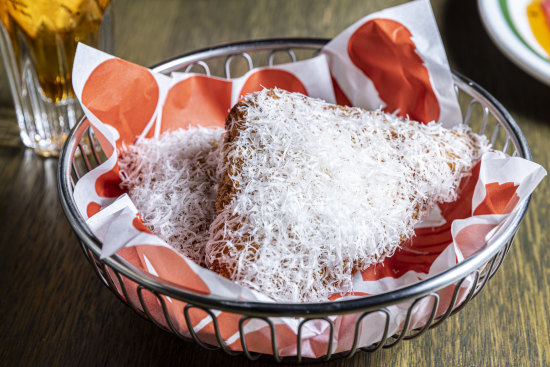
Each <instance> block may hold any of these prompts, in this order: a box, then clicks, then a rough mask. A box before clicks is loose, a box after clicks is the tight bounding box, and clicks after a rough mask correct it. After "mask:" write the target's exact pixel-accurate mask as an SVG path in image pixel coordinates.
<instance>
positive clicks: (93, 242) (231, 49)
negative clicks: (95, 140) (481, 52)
mask: <svg viewBox="0 0 550 367" xmlns="http://www.w3.org/2000/svg"><path fill="white" fill-rule="evenodd" d="M328 41H329V40H328V39H318V38H286V39H284V38H283V39H281V38H276V39H262V40H252V41H244V42H237V43H230V44H224V45H219V46H216V47H210V48H205V49H202V50H198V51H193V52H189V53H186V54H183V55H181V56H177V57H174V58H172V59H169V60H167V61H165V62H162V63H159V64H156V65H155V66H153V67H152V68H151V69H152V70H153V71H156V72H165V73H166V72H170V71H173V70H176V69H178V68H180V67H181V66H182V65H186V64H189V63H192V62H195V61H198V60H201V59H205V58H207V57H206V56H208V57H215V56H223V55H230V54H239V53H242V52H247V51H258V50H264V49H265V50H272V49H274V48H275V49H288V48H293V47H294V48H311V49H316V48H317V49H318V48H321V47H322V46H323V45H324V44H326V43H327V42H328ZM452 73H453V79H454V81H455V83H458V84H460V87H461V88H463V89H467V90H468V92H470V93H471V94H473V95H475V96H476V97H478V98H481V99H482V100H485V102H486V107H488V108H489V109H490V110H491V112H492V113H493V114H494V115H495V116H497V117H498V118H499V119H500V120H501V121H503V122H504V126H503V127H504V128H505V129H506V131H507V133H508V135H509V136H510V138H511V139H513V140H514V141H515V142H516V145H517V147H518V153H519V155H520V156H521V157H523V158H525V159H528V160H531V153H530V151H529V147H528V145H527V141H526V139H525V137H524V135H523V133H522V132H521V129H520V128H519V126H518V125H517V123H516V122H515V121H514V119H513V118H512V116H511V115H510V113H509V112H508V111H507V110H506V109H505V108H504V107H503V106H502V105H501V104H500V102H498V101H497V100H496V99H495V98H494V97H493V96H492V95H490V94H489V93H488V92H487V91H485V90H484V89H483V88H482V87H481V86H479V85H478V84H477V83H475V82H473V81H472V80H470V79H469V78H467V77H465V76H462V75H460V74H459V73H457V72H455V71H452ZM88 125H89V122H88V121H87V120H86V119H85V118H83V119H82V120H80V121H79V123H78V124H77V125H75V126H74V127H73V129H72V130H71V132H70V134H69V136H68V137H67V140H66V143H65V145H64V147H63V150H62V152H61V155H60V158H59V163H58V171H57V181H58V191H59V198H60V202H61V205H62V208H63V210H64V212H65V215H66V217H67V219H68V221H69V223H70V225H71V227H72V228H73V230H74V231H75V233H76V234H77V236H78V237H79V239H80V240H81V242H82V243H83V244H84V245H85V246H86V247H87V248H88V249H89V250H90V251H92V252H93V253H94V255H95V256H97V258H99V257H100V254H101V242H100V241H99V240H98V239H97V238H96V237H95V236H94V234H93V233H92V232H91V231H90V229H89V228H88V226H87V225H86V223H85V221H84V220H83V219H82V217H81V216H80V214H79V211H78V209H77V207H76V204H75V202H74V199H73V197H72V190H71V176H70V169H71V160H72V158H73V156H72V155H73V154H74V152H75V150H76V147H77V145H78V142H79V140H80V138H81V136H82V134H83V132H84V131H85V129H86V128H87V127H88ZM75 137H77V138H78V141H77V140H76V139H75ZM529 201H530V196H529V197H528V198H526V200H525V202H524V203H523V205H522V206H521V207H519V208H517V209H516V211H515V213H514V214H512V215H511V216H510V217H509V218H508V220H507V223H505V225H504V226H503V228H502V229H501V231H500V235H499V236H498V237H497V238H494V239H493V241H492V242H491V243H489V244H488V245H487V246H486V247H485V248H483V249H482V250H480V251H479V252H477V253H476V254H474V255H473V256H471V257H470V258H468V259H466V260H464V261H462V262H460V263H458V264H457V265H455V266H453V267H452V268H450V269H448V270H446V271H444V272H442V273H440V274H437V275H435V276H433V277H430V278H428V279H425V280H422V281H419V282H418V283H415V284H412V285H408V286H405V287H401V288H398V289H395V290H392V291H391V292H385V293H381V294H377V295H371V296H367V297H359V298H355V299H351V300H343V301H332V302H321V303H272V302H249V301H240V300H234V299H228V298H221V297H219V296H215V295H204V294H201V293H198V292H196V291H194V290H192V289H187V288H184V287H182V286H180V285H177V284H175V283H171V282H168V281H166V280H163V279H161V278H158V277H156V276H154V275H151V274H149V273H147V272H145V271H143V270H141V269H139V268H137V267H135V266H134V265H132V264H130V263H129V262H128V261H126V260H125V259H123V258H122V257H120V256H119V255H117V254H115V255H113V256H111V257H109V258H105V259H102V260H101V261H102V262H104V263H105V264H106V265H108V266H109V267H111V268H113V269H114V270H116V271H118V272H120V273H121V274H123V275H124V276H125V277H127V278H129V279H131V280H133V281H135V282H137V283H138V284H140V285H142V286H144V287H145V288H148V289H150V290H153V291H154V292H158V293H159V294H163V295H167V296H170V297H174V298H176V299H179V300H182V301H184V302H188V303H193V304H194V305H197V306H202V307H207V308H213V309H218V310H222V311H228V312H235V313H239V314H243V315H250V316H266V315H269V316H293V317H305V316H308V317H313V316H319V317H322V316H327V315H337V314H347V313H354V312H366V311H371V310H375V309H379V308H381V307H386V306H389V305H392V304H396V303H400V302H404V301H407V300H411V299H414V298H418V297H421V296H424V295H426V294H429V293H430V292H434V291H437V290H439V289H441V288H444V287H446V286H448V285H450V284H452V283H454V282H456V281H457V280H459V279H461V278H464V277H466V276H468V275H470V274H471V273H473V272H474V271H475V270H477V269H478V268H479V267H480V266H482V265H483V264H484V263H486V262H487V261H489V260H490V259H491V257H492V256H493V255H495V254H496V253H497V252H498V251H499V250H500V249H501V248H503V247H504V246H505V244H506V243H508V242H509V241H510V240H511V239H512V238H513V236H514V235H515V233H516V231H517V229H518V228H519V224H520V223H521V221H522V219H523V217H524V216H525V213H526V210H527V207H528V205H529Z"/></svg>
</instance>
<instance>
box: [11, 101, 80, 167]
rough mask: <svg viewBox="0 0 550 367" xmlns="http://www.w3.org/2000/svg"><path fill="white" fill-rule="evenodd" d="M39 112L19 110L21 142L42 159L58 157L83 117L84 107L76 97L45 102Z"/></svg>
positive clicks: (41, 104) (42, 102)
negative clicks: (55, 101) (71, 130)
mask: <svg viewBox="0 0 550 367" xmlns="http://www.w3.org/2000/svg"><path fill="white" fill-rule="evenodd" d="M36 110H37V109H35V111H36ZM38 111H39V113H33V114H30V113H25V112H24V111H21V110H19V111H16V112H17V122H18V124H19V129H20V136H21V140H22V141H23V144H24V145H25V146H27V147H29V148H32V149H34V151H35V152H36V153H37V154H38V155H40V156H43V157H57V156H59V153H60V151H61V149H62V147H63V144H64V143H65V140H66V139H67V136H68V134H69V131H70V129H71V128H72V127H73V126H74V125H75V124H76V122H77V121H78V119H80V117H81V116H82V114H83V113H82V110H81V108H80V104H79V103H78V101H77V100H76V99H72V98H68V99H66V100H64V101H61V102H57V103H53V102H49V101H45V100H42V101H41V103H40V108H39V109H38Z"/></svg>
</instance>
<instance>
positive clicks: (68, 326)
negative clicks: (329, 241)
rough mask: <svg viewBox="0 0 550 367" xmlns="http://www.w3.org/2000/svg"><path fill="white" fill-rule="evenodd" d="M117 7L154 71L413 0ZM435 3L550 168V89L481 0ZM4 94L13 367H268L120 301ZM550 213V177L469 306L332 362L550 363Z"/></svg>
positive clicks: (330, 26)
mask: <svg viewBox="0 0 550 367" xmlns="http://www.w3.org/2000/svg"><path fill="white" fill-rule="evenodd" d="M116 1H117V2H116V6H115V10H116V16H117V24H116V44H117V52H116V54H117V55H118V56H120V57H122V58H124V59H127V60H130V61H133V62H136V63H139V64H142V65H152V64H154V63H157V62H159V61H162V60H163V59H167V58H169V57H172V56H175V55H178V54H181V53H185V52H188V51H191V50H194V49H198V48H203V47H206V46H212V45H216V44H220V43H227V42H231V41H238V40H245V39H253V38H266V37H291V36H312V37H333V36H334V35H336V34H337V33H338V32H339V31H341V30H343V29H344V28H345V27H346V26H348V25H350V24H351V23H352V22H354V21H355V20H357V19H359V18H360V17H361V16H362V15H365V14H367V13H369V12H372V11H374V10H377V9H380V8H382V7H386V6H390V5H393V4H397V3H399V2H402V1H395V0H394V1H382V0H377V1H353V0H346V1H344V0H339V1H328V0H323V1H319V0H301V1H294V0H278V1H267V0H260V1H256V0H246V1H236V0H232V1H227V0H204V1H182V0H163V1H149V0H139V1H138V0H116ZM432 3H433V6H434V12H435V14H436V17H437V21H438V24H439V27H440V30H441V34H442V37H443V41H444V43H445V46H446V49H447V52H448V57H449V60H450V63H451V65H452V67H453V68H454V69H455V70H457V71H459V72H461V73H463V74H464V75H467V76H469V77H471V78H472V79H473V80H475V81H477V82H478V83H479V84H481V85H482V86H483V87H485V88H486V89H487V90H488V91H489V92H491V93H492V94H493V95H494V96H495V97H496V98H497V99H499V100H500V101H501V102H502V103H503V104H504V106H506V107H507V108H508V109H509V111H510V112H511V113H512V115H513V116H514V117H515V118H516V120H517V122H518V123H519V125H520V127H521V128H522V130H523V131H524V133H525V135H526V136H527V140H528V142H529V144H530V146H531V149H532V153H533V158H534V160H535V161H536V162H538V163H540V164H542V165H544V166H546V167H548V166H549V164H550V149H549V142H550V108H549V106H550V104H549V101H550V99H549V97H550V87H547V86H545V85H542V84H541V83H539V82H537V81H536V80H534V79H533V78H531V77H529V76H528V75H527V74H525V73H524V72H522V71H521V70H520V69H518V68H517V67H516V66H514V65H513V64H512V63H510V62H509V61H508V60H507V59H506V58H505V57H504V56H503V54H502V53H501V52H499V51H498V50H497V49H496V47H495V46H494V45H493V43H492V42H491V41H490V40H489V38H488V36H487V34H486V32H485V30H484V28H483V27H482V24H481V21H480V18H479V15H478V12H477V6H476V2H475V1H473V0H468V1H444V0H432ZM0 98H1V100H0V107H1V108H0V365H3V366H59V365H62V366H152V365H163V366H164V365H165V366H174V365H182V366H206V365H216V366H217V365H225V366H228V367H229V366H241V365H250V366H261V365H267V364H266V363H264V362H262V363H252V362H248V361H247V360H245V359H244V358H232V357H229V356H226V355H225V354H223V353H221V352H219V353H216V352H214V353H212V352H207V351H205V350H203V349H202V348H200V347H199V346H197V345H194V344H191V343H185V342H182V341H180V340H179V339H177V338H176V337H174V336H172V335H170V334H167V333H165V332H164V331H162V330H160V329H158V328H157V327H156V326H154V325H153V324H152V323H150V322H148V321H146V320H143V319H142V318H140V317H139V316H138V315H137V314H135V313H134V312H132V311H131V310H130V309H129V308H128V307H127V306H125V305H124V304H122V303H121V302H120V301H119V300H117V299H116V297H114V296H113V294H112V293H111V292H110V291H109V290H108V289H107V288H106V287H104V286H103V285H102V284H101V282H100V281H99V279H98V278H97V276H96V275H94V273H93V272H92V269H91V267H90V265H89V264H88V263H87V261H86V259H85V258H84V256H83V255H82V253H81V250H80V249H79V247H78V246H77V240H76V237H75V235H74V234H73V232H72V230H71V228H70V226H69V224H68V223H67V221H66V219H65V217H64V215H63V213H62V210H61V207H60V204H59V202H58V197H57V191H56V176H55V173H56V166H57V160H55V159H41V158H39V157H37V156H36V155H35V154H34V153H33V152H32V151H30V150H26V149H24V148H23V147H22V146H21V145H20V143H19V139H18V136H17V128H16V124H15V117H14V113H13V107H12V104H11V99H10V96H9V92H8V85H7V82H6V79H5V75H2V79H1V80H0ZM549 206H550V180H548V178H547V179H545V180H544V181H543V183H542V184H541V185H540V186H539V187H538V188H537V190H536V192H535V195H534V200H532V202H531V206H530V208H529V212H528V214H527V216H526V218H525V220H524V222H523V224H522V226H521V229H520V231H519V233H518V236H517V239H516V242H515V244H514V246H513V247H512V250H511V251H510V253H509V255H508V257H507V258H506V260H505V261H504V264H503V266H502V268H501V269H500V270H499V272H498V273H497V274H496V275H495V277H494V278H493V279H492V280H491V281H490V282H489V284H488V286H487V287H486V289H485V290H484V291H483V292H482V293H481V294H480V295H479V296H478V297H476V298H475V299H474V300H473V301H472V302H471V303H470V304H469V305H468V307H467V308H466V309H465V310H464V311H462V312H460V313H459V314H457V315H456V316H454V317H452V318H450V319H449V320H447V321H446V322H444V323H443V324H442V325H441V326H440V327H438V328H436V329H433V330H431V331H429V332H427V333H426V334H424V335H423V336H421V337H420V338H418V339H415V340H412V341H406V342H403V343H401V344H400V345H399V346H397V347H395V348H392V349H389V350H382V351H379V352H376V353H374V354H366V353H360V354H358V355H357V356H356V357H354V358H353V359H351V360H346V361H344V360H339V361H334V362H332V363H331V365H332V366H371V365H372V366H374V365H383V366H386V365H388V366H389V365H391V366H425V365H434V366H451V365H456V366H474V365H475V366H504V365H511V366H548V365H550V341H549V338H550V337H549V335H550V317H549V308H550V307H549V306H550V265H548V264H550V250H549V247H548V245H549V243H550V241H549V240H550V239H549V233H550V232H549V231H548V229H547V227H548V222H549V221H548V218H549V209H548V208H549Z"/></svg>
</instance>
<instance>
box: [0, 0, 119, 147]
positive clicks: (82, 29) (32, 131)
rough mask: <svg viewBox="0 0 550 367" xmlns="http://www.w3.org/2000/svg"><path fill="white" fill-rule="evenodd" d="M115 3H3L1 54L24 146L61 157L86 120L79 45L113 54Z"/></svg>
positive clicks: (0, 12)
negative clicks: (80, 97)
mask: <svg viewBox="0 0 550 367" xmlns="http://www.w3.org/2000/svg"><path fill="white" fill-rule="evenodd" d="M110 3H111V0H0V20H1V22H0V50H1V51H2V60H3V62H4V65H5V68H6V73H7V76H8V81H9V84H10V89H11V92H12V96H13V101H14V104H15V113H16V116H17V123H18V125H19V130H20V135H21V140H22V141H23V144H25V145H26V146H27V147H30V148H33V149H34V150H35V151H36V152H37V153H38V154H40V155H42V156H57V155H59V151H60V150H61V147H62V146H63V143H64V141H65V138H66V137H67V134H68V132H69V130H70V129H71V128H72V127H73V126H74V125H75V123H76V122H77V121H78V119H79V118H80V117H81V116H82V110H81V108H80V105H79V103H78V101H77V99H76V98H75V95H74V92H73V88H72V80H71V72H72V67H73V59H74V54H75V51H76V45H77V43H78V42H83V43H86V44H88V45H90V46H92V47H96V48H101V49H103V50H105V51H107V52H110V53H112V52H113V35H112V33H113V17H112V11H111V8H112V5H111V4H110Z"/></svg>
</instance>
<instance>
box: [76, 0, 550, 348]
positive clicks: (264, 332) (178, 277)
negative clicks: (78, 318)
mask: <svg viewBox="0 0 550 367" xmlns="http://www.w3.org/2000/svg"><path fill="white" fill-rule="evenodd" d="M73 80H74V90H75V93H76V95H77V97H78V99H79V100H80V102H81V104H82V106H83V108H84V111H85V113H86V116H87V118H88V120H89V121H90V123H91V126H92V127H93V129H94V132H95V134H96V135H97V136H98V138H99V140H100V142H101V145H102V147H103V149H104V151H105V152H106V154H107V156H108V159H107V160H106V161H105V162H104V163H103V164H102V165H100V166H99V167H97V168H95V169H94V170H93V171H91V172H89V173H87V174H86V175H85V176H83V177H82V178H81V179H80V180H79V181H78V183H77V184H76V187H75V190H74V197H75V200H76V203H77V206H78V208H79V210H80V213H81V215H82V217H83V218H85V219H86V220H87V224H88V226H89V227H90V229H91V230H92V231H93V232H94V234H95V235H96V236H97V237H98V238H99V239H100V240H101V241H102V242H103V253H102V256H104V257H107V256H110V255H112V254H113V253H115V252H116V253H118V254H119V255H121V256H122V257H124V258H125V259H126V260H128V261H129V262H130V263H132V264H134V265H135V266H136V267H138V268H140V269H143V270H144V271H146V272H148V273H150V274H151V275H153V276H156V277H158V278H160V279H162V280H163V281H167V282H171V283H173V284H175V285H177V286H179V287H182V288H185V289H188V290H190V291H192V292H195V293H199V294H205V295H216V296H219V297H225V298H232V299H237V300H247V301H263V302H273V301H271V300H270V299H268V298H267V297H266V296H265V295H262V294H259V293H257V292H254V291H252V290H250V289H247V288H243V287H240V286H238V285H236V284H234V283H233V282H231V281H229V280H227V279H225V278H223V277H221V276H219V275H217V274H215V273H213V272H211V271H209V270H207V269H204V268H201V267H200V266H198V265H197V264H195V263H193V262H192V261H191V260H189V259H186V258H185V257H183V256H182V255H180V254H179V253H178V252H177V251H175V250H174V249H172V248H171V247H170V246H168V245H167V244H166V243H165V242H164V241H163V240H161V239H160V238H159V237H157V236H155V235H154V234H153V233H151V231H150V230H149V229H148V228H147V227H146V226H145V225H144V224H143V222H142V220H141V217H140V215H139V210H138V208H136V207H135V205H134V204H133V203H132V201H131V200H130V198H129V196H128V195H127V194H126V193H125V192H124V190H122V189H121V188H120V187H119V183H120V181H121V180H120V177H119V174H118V164H117V157H118V149H119V148H121V147H123V146H127V145H131V144H134V143H135V142H136V141H137V140H138V139H142V138H149V137H152V136H159V135H160V134H162V133H163V132H166V131H171V130H173V129H177V128H187V127H190V126H197V125H201V126H212V127H223V126H224V120H225V117H226V114H227V112H228V110H229V109H230V108H231V106H232V105H233V104H234V103H236V102H237V101H238V100H239V99H240V98H241V96H242V95H243V94H246V93H250V92H253V91H257V90H260V89H261V88H262V87H268V88H269V87H275V86H276V87H279V88H282V89H286V90H289V91H293V92H300V93H303V94H306V95H309V96H312V97H318V98H322V99H325V100H327V101H328V102H337V103H339V104H348V105H358V106H361V107H365V108H371V109H372V108H384V110H386V111H388V112H392V113H393V112H395V113H398V114H401V115H404V116H405V115H406V116H410V117H411V118H413V119H416V120H418V121H421V122H429V121H432V120H435V121H439V122H441V123H443V124H445V125H447V126H450V125H453V124H456V123H459V122H460V121H461V120H462V119H461V115H460V109H459V106H458V102H457V100H456V96H455V93H454V89H453V84H452V78H451V74H450V71H449V67H448V64H447V59H446V56H445V53H444V49H443V45H442V44H441V40H440V38H439V34H438V31H437V27H436V23H435V20H434V18H433V14H432V11H431V8H430V6H429V3H428V2H427V1H415V2H411V3H408V4H406V5H402V6H399V7H395V8H391V9H386V10H384V11H382V12H379V13H375V14H371V15H369V16H367V17H365V18H363V19H361V20H360V21H358V22H357V23H355V24H354V25H352V26H351V27H350V28H349V29H347V30H345V31H344V32H343V33H341V34H340V35H338V36H337V37H336V38H335V39H334V40H333V41H332V42H330V43H329V44H328V45H327V46H326V47H325V48H324V49H323V51H322V53H321V54H320V56H318V57H315V58H313V59H310V60H305V61H300V62H297V63H292V64H286V65H278V66H275V67H268V68H259V69H254V70H251V71H249V72H248V73H247V74H245V75H244V76H242V77H240V78H236V79H230V80H225V79H220V78H214V77H208V76H204V75H198V74H191V73H174V74H173V75H172V76H166V75H161V74H157V73H154V72H152V71H151V70H149V69H146V68H144V67H141V66H138V65H135V64H132V63H129V62H127V61H124V60H120V59H118V58H116V57H113V56H110V55H107V54H104V53H102V52H100V51H97V50H94V49H91V48H89V47H86V46H84V45H79V47H78V50H77V54H76V59H75V66H74V71H73ZM545 174H546V172H545V171H544V169H543V168H542V167H540V166H539V165H537V164H535V163H533V162H530V161H526V160H523V159H520V158H514V157H509V156H507V155H505V154H504V153H501V152H489V153H486V154H485V155H484V156H483V158H482V161H481V162H480V163H479V164H478V165H477V166H476V167H475V169H474V171H473V172H472V174H471V175H470V176H468V177H465V178H464V179H463V182H462V184H461V194H460V197H459V199H458V200H457V201H456V202H453V203H447V204H441V205H439V206H437V207H436V208H434V210H433V211H432V213H431V214H430V216H429V217H428V218H426V220H425V221H424V222H423V223H422V224H421V225H419V226H418V227H417V229H416V236H415V237H414V238H413V239H411V240H409V241H407V242H406V243H404V244H402V246H401V248H400V249H399V250H398V251H397V252H396V253H395V255H394V256H392V257H389V258H386V259H385V260H384V261H383V262H382V263H380V264H378V265H375V266H372V267H370V268H368V269H366V270H365V271H363V272H361V273H360V274H357V276H356V277H355V279H354V292H353V294H349V295H334V296H333V297H331V299H330V300H331V301H336V300H342V299H349V298H352V297H363V296H368V295H373V294H379V293H383V292H386V291H389V290H393V289H396V288H399V287H403V286H406V285H411V284H414V283H416V282H418V281H420V280H422V279H426V278H429V277H430V276H433V275H435V274H438V273H440V272H442V271H444V270H446V269H449V268H451V267H452V266H454V265H456V264H457V263H458V262H460V261H462V260H464V259H465V258H468V257H469V256H471V255H472V254H474V253H475V252H476V251H478V250H479V249H481V248H483V247H484V246H486V245H487V243H488V242H489V241H491V236H492V235H493V234H494V233H495V232H497V231H498V229H499V227H500V226H501V225H502V223H504V221H506V219H507V218H508V217H509V216H510V214H511V213H513V212H514V210H515V208H518V207H519V205H521V204H522V203H523V202H524V201H525V200H526V198H527V197H528V196H529V195H530V194H531V192H532V191H533V190H534V189H535V187H536V186H537V184H538V183H539V182H540V180H542V178H543V177H544V175H545ZM113 281H114V283H115V284H114V285H115V287H117V289H118V291H119V293H120V294H121V295H122V293H121V292H122V290H121V287H120V284H119V283H118V282H119V280H118V279H117V278H116V277H113ZM123 281H124V283H125V288H126V290H127V301H128V302H131V303H133V304H134V305H135V306H136V307H137V308H139V309H143V308H144V306H145V307H146V309H147V311H148V312H149V313H150V315H151V317H153V318H154V319H155V320H156V321H157V322H158V323H159V324H161V325H164V326H166V327H169V328H173V329H174V330H176V331H177V332H179V333H182V334H184V335H186V336H189V335H190V333H191V332H193V333H196V334H197V335H198V337H199V338H200V339H201V340H202V341H203V342H205V343H210V344H217V337H216V334H215V332H214V324H213V321H212V318H211V316H212V315H213V316H214V317H215V322H216V323H217V324H218V326H219V329H220V336H221V338H222V339H223V341H224V343H225V344H226V345H227V346H228V347H229V348H230V349H232V350H242V346H241V341H240V339H239V320H240V318H241V316H240V315H235V314H232V313H228V312H221V311H214V312H213V314H212V315H208V314H206V313H205V312H204V311H201V310H198V309H196V308H189V309H188V310H187V311H188V314H187V316H188V318H189V320H190V323H191V324H192V326H193V328H192V330H191V331H190V330H188V327H187V322H186V319H185V315H184V312H183V310H184V308H185V306H186V305H185V304H184V303H183V302H181V301H178V300H175V299H172V298H170V297H167V296H160V298H157V297H156V296H154V295H153V294H151V293H149V292H147V291H139V290H138V287H137V284H135V283H134V282H132V281H130V280H128V279H125V278H124V280H123ZM471 284H472V281H471V280H468V281H466V282H464V283H462V285H461V289H460V290H459V292H458V299H457V301H456V305H458V304H460V303H461V302H463V301H464V299H465V297H466V295H467V294H468V291H469V289H470V287H471ZM453 291H454V286H450V287H447V288H445V289H443V290H441V291H439V306H438V308H437V315H441V314H443V312H445V310H446V309H447V306H448V305H449V303H450V301H451V297H452V294H453ZM327 301H328V300H327ZM433 302H434V300H431V299H425V300H423V301H422V302H419V303H418V304H417V305H416V306H415V307H416V311H415V312H414V316H413V318H412V320H411V324H410V327H411V328H414V327H420V326H422V325H423V324H425V323H426V321H427V320H428V318H429V316H430V312H431V310H432V304H433ZM409 305H410V304H401V305H396V306H390V307H388V308H387V310H388V312H389V313H390V315H391V323H390V325H389V331H388V332H389V334H388V335H393V334H394V333H396V332H398V331H400V330H401V329H402V328H403V324H404V320H405V317H406V313H407V309H408V307H409ZM163 308H164V309H165V310H166V312H167V313H168V314H169V315H170V320H166V319H165V317H164V314H163ZM358 317H359V315H358V314H352V315H345V316H338V317H332V318H331V319H332V321H333V322H334V334H333V340H332V342H333V344H332V345H333V350H332V352H333V353H337V352H342V351H346V350H349V349H350V348H351V346H352V343H353V338H354V331H355V324H356V322H357V319H358ZM271 321H272V322H273V323H274V327H275V329H276V337H277V346H278V351H277V352H278V354H279V355H280V356H286V355H296V353H297V345H296V336H297V333H298V328H299V323H300V320H298V319H294V318H273V319H271ZM384 323H385V317H384V315H383V314H380V313H375V314H372V315H369V316H367V317H366V318H365V320H364V321H363V325H366V324H368V325H370V327H363V328H361V329H360V333H359V344H358V347H360V346H367V345H370V344H371V343H373V342H377V341H378V340H379V339H380V337H381V335H382V331H383V329H384ZM243 327H244V332H245V336H246V341H247V345H248V349H249V350H250V351H253V352H260V353H273V351H272V343H271V331H270V327H269V325H267V324H266V323H265V322H264V321H262V320H257V319H251V320H248V321H247V322H245V323H244V326H243ZM329 334H330V329H329V326H328V323H327V322H326V321H323V320H312V321H310V322H308V323H306V324H305V325H304V326H303V328H302V341H303V343H302V345H301V353H302V355H303V356H304V357H320V356H322V355H324V354H326V353H327V347H328V345H329V344H328V342H329Z"/></svg>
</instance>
